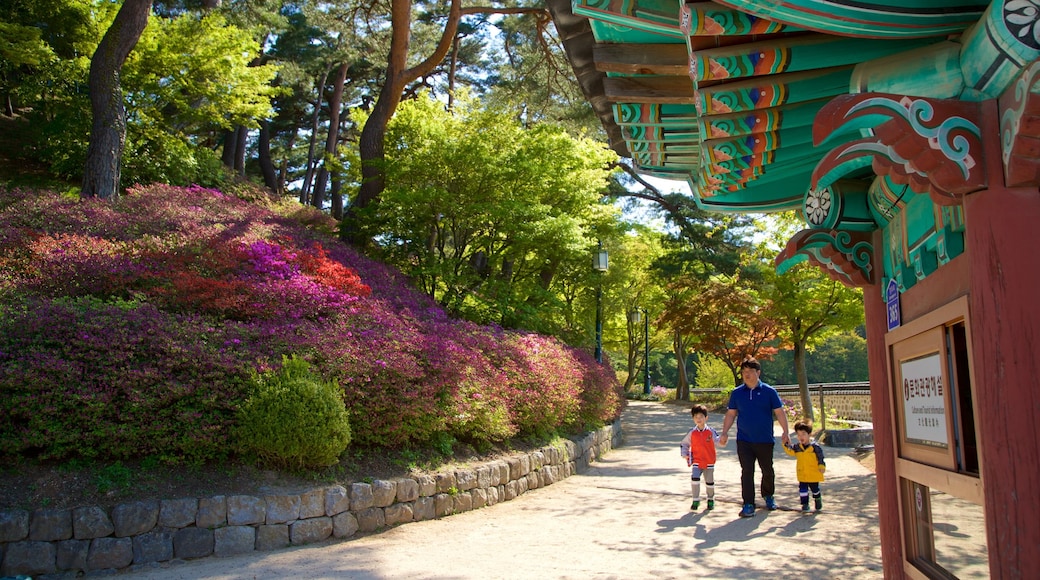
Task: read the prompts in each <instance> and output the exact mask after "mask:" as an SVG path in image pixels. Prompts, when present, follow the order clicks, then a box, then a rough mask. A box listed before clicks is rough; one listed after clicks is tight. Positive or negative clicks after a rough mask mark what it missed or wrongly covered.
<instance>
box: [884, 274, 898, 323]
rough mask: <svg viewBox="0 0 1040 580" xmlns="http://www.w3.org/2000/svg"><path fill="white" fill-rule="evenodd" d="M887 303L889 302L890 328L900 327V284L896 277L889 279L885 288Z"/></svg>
mask: <svg viewBox="0 0 1040 580" xmlns="http://www.w3.org/2000/svg"><path fill="white" fill-rule="evenodd" d="M885 303H886V304H888V329H889V330H893V329H896V328H899V324H900V321H899V284H896V279H895V278H892V279H891V280H889V281H888V288H886V289H885Z"/></svg>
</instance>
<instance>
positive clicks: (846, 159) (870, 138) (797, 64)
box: [548, 0, 1040, 284]
mask: <svg viewBox="0 0 1040 580" xmlns="http://www.w3.org/2000/svg"><path fill="white" fill-rule="evenodd" d="M548 5H549V9H550V12H551V13H552V15H553V19H554V21H555V23H556V26H557V29H558V30H559V32H560V36H561V38H562V39H563V41H564V46H565V48H566V50H567V54H568V57H569V58H570V60H571V64H572V65H573V66H574V69H575V72H576V73H577V77H578V81H579V83H580V84H581V86H582V88H583V90H584V92H585V95H586V97H587V98H588V100H589V102H590V103H592V105H593V107H594V108H595V109H596V111H597V113H598V114H599V116H600V119H601V121H602V123H603V126H604V128H605V129H606V130H607V134H608V136H609V138H610V145H611V147H612V148H613V149H614V150H615V151H617V152H618V153H619V154H621V155H622V156H624V157H628V158H631V159H632V162H633V163H634V164H635V166H636V169H637V170H638V171H639V172H641V173H643V174H646V175H652V176H656V177H662V178H667V179H675V180H681V181H685V182H687V183H688V184H689V187H690V189H691V191H692V194H693V196H694V198H695V199H696V201H697V203H698V205H700V206H701V207H702V208H704V209H708V210H716V211H733V212H768V211H781V210H791V209H794V210H800V211H801V212H802V215H803V216H804V218H805V220H806V222H807V223H808V225H809V226H810V229H816V230H821V229H826V230H827V231H829V232H830V233H829V234H827V235H829V236H830V239H831V241H830V242H829V243H828V244H824V245H827V246H828V247H829V248H830V250H828V252H830V253H831V254H833V253H834V252H833V250H834V248H839V247H843V244H846V242H847V243H852V242H851V241H850V240H859V242H862V241H863V240H860V238H862V236H863V235H864V232H869V231H872V230H874V229H879V228H881V227H884V225H885V224H887V223H888V222H889V220H890V219H892V216H891V215H887V214H891V212H892V211H897V212H898V210H899V207H901V206H892V205H886V204H888V203H889V201H891V200H890V198H891V196H892V195H894V194H891V192H892V191H900V188H901V191H902V193H900V194H899V197H900V199H903V200H904V201H905V199H906V196H908V195H921V196H924V197H925V198H930V199H931V201H932V203H933V204H934V205H938V206H951V205H956V204H957V203H959V201H958V200H959V199H960V197H961V196H963V195H965V194H967V193H971V192H972V191H978V190H980V189H983V188H985V187H986V186H987V179H988V178H987V176H986V175H985V172H984V171H983V170H982V157H981V150H982V149H981V147H982V146H981V141H982V133H981V131H982V127H983V123H982V122H981V118H982V112H981V108H980V103H982V102H984V101H988V100H996V99H1003V100H1002V101H1001V103H1004V102H1005V101H1007V102H1008V103H1011V102H1012V101H1013V102H1014V103H1016V104H1015V105H1013V106H1017V107H1019V108H1018V109H1017V110H1016V111H1013V113H1014V114H1013V115H1012V116H1013V117H1014V118H1016V119H1018V120H1022V119H1025V120H1028V119H1031V118H1032V117H1031V115H1033V114H1034V113H1033V110H1032V107H1033V106H1034V105H1032V104H1028V103H1032V102H1034V101H1040V97H1036V98H1035V99H1034V101H1031V100H1030V98H1031V97H1028V95H1036V94H1037V93H1040V91H1038V90H1035V86H1034V85H1033V84H1031V83H1034V82H1036V81H1035V78H1036V77H1035V74H1036V71H1035V68H1036V67H1033V68H1030V66H1031V65H1032V64H1033V63H1034V62H1036V61H1037V60H1038V58H1040V0H992V1H990V0H770V1H769V2H764V1H761V0H718V1H717V2H689V1H684V0H548ZM1030 71H1032V72H1030ZM1016 82H1018V83H1019V84H1020V85H1022V87H1020V88H1019V89H1018V90H1019V92H1020V93H1022V95H1020V98H1018V99H1016V98H1015V97H1013V96H1008V95H1009V93H1010V92H1013V88H1012V85H1013V84H1014V83H1016ZM1023 95H1026V96H1023ZM1023 102H1026V103H1027V104H1022V103H1023ZM1009 106H1012V105H1009ZM1035 106H1037V107H1038V108H1040V104H1037V105H1035ZM1037 114H1040V111H1037ZM1016 123H1017V121H1016ZM1020 126H1021V127H1026V126H1028V124H1027V123H1025V122H1023V123H1018V124H1016V125H1015V126H1014V127H1013V131H1012V133H1015V132H1020V131H1019V128H1020ZM1007 140H1008V141H1009V142H1012V141H1014V139H1012V138H1010V137H1009V138H1008V139H1007ZM1017 143H1018V151H1019V154H1020V159H1022V158H1028V157H1029V155H1030V154H1029V153H1027V151H1033V149H1029V147H1027V146H1026V144H1025V143H1026V140H1024V139H1018V140H1017ZM1030 143H1031V142H1030ZM1037 149H1040V147H1038V148H1037ZM1003 155H1004V157H1005V165H1007V166H1008V169H1006V172H1008V171H1012V172H1014V171H1018V172H1019V173H1027V174H1029V175H1030V176H1032V175H1034V173H1035V168H1036V165H1037V164H1036V163H1030V164H1028V166H1024V165H1022V164H1021V163H1019V164H1018V165H1017V167H1024V168H1025V169H1024V170H1021V171H1020V170H1017V169H1015V168H1014V167H1011V165H1010V164H1009V162H1008V159H1010V156H1012V155H1013V154H1012V153H1009V152H1004V153H1003ZM1034 157H1035V156H1034ZM886 192H887V193H886ZM886 200H887V201H886ZM893 208H895V209H893ZM886 212H887V214H886ZM937 215H938V214H937ZM954 221H956V220H954ZM951 223H953V222H951ZM939 227H942V226H941V224H939ZM841 232H852V233H853V235H852V237H851V238H849V237H848V236H846V235H839V234H841ZM816 233H817V234H818V233H820V232H816ZM839 239H842V240H845V242H842V243H839V242H838V241H837V240H839ZM820 240H821V237H820V236H819V235H809V234H808V233H807V234H805V235H802V236H800V237H797V238H796V239H793V240H792V241H791V244H789V247H788V250H789V252H790V255H789V256H787V258H785V259H786V260H788V262H790V261H792V260H793V259H795V258H796V257H800V258H802V259H804V258H805V257H806V256H808V257H809V258H810V259H814V261H817V262H820V263H821V265H824V266H826V267H828V268H830V269H832V270H835V269H837V270H839V271H841V270H842V268H844V267H845V266H842V265H841V264H837V265H836V264H835V262H834V261H833V260H830V259H828V260H824V258H822V257H821V256H823V255H824V254H826V253H827V252H821V251H812V250H811V247H817V248H819V247H822V246H821V244H822V242H820ZM859 242H856V243H859ZM813 244H815V246H813ZM846 245H847V244H846ZM853 245H855V244H853ZM851 247H852V246H848V248H847V249H849V248H851ZM838 253H839V254H841V252H838ZM853 254H854V252H852V251H851V249H850V250H849V251H848V252H845V253H844V255H845V256H846V258H847V259H848V261H850V263H851V262H856V264H855V265H853V266H849V267H850V268H853V269H859V270H860V272H859V274H854V273H852V274H850V272H848V271H845V272H844V273H843V275H844V277H845V279H846V281H851V280H853V279H854V278H857V276H858V278H857V279H858V280H859V281H858V282H855V283H856V284H862V283H865V282H863V280H866V281H867V282H869V280H870V276H869V275H868V276H866V277H864V276H863V274H864V272H862V269H863V268H864V261H863V258H862V256H857V257H855V259H854V260H853V258H852V255H853ZM908 256H909V254H908ZM837 259H838V260H839V261H840V260H841V258H840V256H839V257H838V258H837ZM907 260H909V257H907ZM825 261H826V262H827V263H823V262H825ZM868 262H869V261H868ZM904 265H905V264H904ZM899 267H902V266H896V265H893V266H892V267H891V268H889V267H888V266H886V270H889V269H891V270H898V268H899ZM867 274H869V272H867ZM886 275H887V276H893V275H894V274H893V273H892V272H888V271H886Z"/></svg>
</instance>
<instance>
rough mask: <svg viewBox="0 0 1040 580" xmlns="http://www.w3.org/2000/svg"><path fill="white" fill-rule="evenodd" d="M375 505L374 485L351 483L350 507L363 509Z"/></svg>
mask: <svg viewBox="0 0 1040 580" xmlns="http://www.w3.org/2000/svg"><path fill="white" fill-rule="evenodd" d="M373 505H375V499H374V498H373V497H372V486H371V485H369V484H367V483H352V484H350V509H352V510H354V511H361V510H363V509H368V508H370V507H372V506H373Z"/></svg>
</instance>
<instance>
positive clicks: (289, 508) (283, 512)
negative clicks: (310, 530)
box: [264, 495, 300, 526]
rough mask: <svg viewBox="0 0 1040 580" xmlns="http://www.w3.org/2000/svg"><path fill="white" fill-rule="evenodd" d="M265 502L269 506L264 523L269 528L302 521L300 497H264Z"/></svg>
mask: <svg viewBox="0 0 1040 580" xmlns="http://www.w3.org/2000/svg"><path fill="white" fill-rule="evenodd" d="M264 502H265V503H266V504H267V516H266V518H265V520H264V523H266V524H267V525H269V526H270V525H273V524H284V523H286V522H294V521H296V520H298V519H300V496H298V495H268V496H264Z"/></svg>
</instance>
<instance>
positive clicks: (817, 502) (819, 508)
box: [815, 497, 823, 511]
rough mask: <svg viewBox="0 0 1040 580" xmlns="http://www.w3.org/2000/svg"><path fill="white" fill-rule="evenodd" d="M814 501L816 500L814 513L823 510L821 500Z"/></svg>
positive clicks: (820, 498)
mask: <svg viewBox="0 0 1040 580" xmlns="http://www.w3.org/2000/svg"><path fill="white" fill-rule="evenodd" d="M815 499H816V511H820V510H822V509H823V498H822V497H818V498H815Z"/></svg>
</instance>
